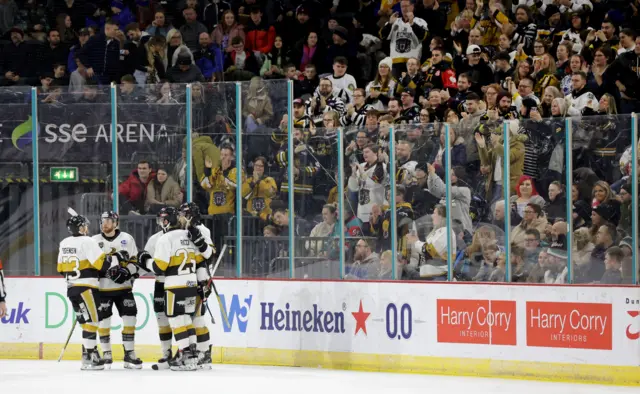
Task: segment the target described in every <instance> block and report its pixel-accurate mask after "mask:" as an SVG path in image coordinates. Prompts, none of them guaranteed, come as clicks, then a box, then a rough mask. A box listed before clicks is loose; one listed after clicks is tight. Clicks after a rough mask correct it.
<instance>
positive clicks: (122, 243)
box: [92, 230, 138, 291]
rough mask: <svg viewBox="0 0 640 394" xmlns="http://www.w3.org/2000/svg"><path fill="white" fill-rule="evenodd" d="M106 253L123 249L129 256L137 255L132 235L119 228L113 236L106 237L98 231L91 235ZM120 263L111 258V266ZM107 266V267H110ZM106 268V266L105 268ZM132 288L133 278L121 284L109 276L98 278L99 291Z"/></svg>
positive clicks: (111, 253) (110, 253) (109, 253)
mask: <svg viewBox="0 0 640 394" xmlns="http://www.w3.org/2000/svg"><path fill="white" fill-rule="evenodd" d="M92 238H93V239H94V240H95V241H96V242H97V243H98V245H99V246H100V249H102V251H103V252H104V253H105V254H106V255H113V254H114V253H116V252H120V251H125V252H127V253H128V254H129V256H130V257H136V256H137V255H138V248H137V247H136V241H135V240H134V239H133V237H132V236H131V235H130V234H128V233H125V232H123V231H120V230H116V234H115V236H114V237H107V236H106V235H104V234H102V233H100V234H96V235H94V236H93V237H92ZM118 264H120V263H119V262H118V260H117V259H115V258H114V259H112V260H111V267H113V266H116V265H118ZM111 267H109V268H111ZM107 269H108V268H107ZM132 288H133V280H128V281H126V282H124V283H122V284H119V283H116V282H114V281H112V280H111V279H109V278H100V291H119V290H130V289H132Z"/></svg>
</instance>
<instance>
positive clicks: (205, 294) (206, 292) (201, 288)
mask: <svg viewBox="0 0 640 394" xmlns="http://www.w3.org/2000/svg"><path fill="white" fill-rule="evenodd" d="M210 295H211V286H208V282H199V283H198V296H199V297H200V298H201V299H202V300H203V301H205V300H206V299H207V298H209V296H210Z"/></svg>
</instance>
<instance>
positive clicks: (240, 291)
mask: <svg viewBox="0 0 640 394" xmlns="http://www.w3.org/2000/svg"><path fill="white" fill-rule="evenodd" d="M216 283H217V288H218V290H219V292H220V293H221V296H223V298H224V304H225V308H226V310H227V313H228V315H229V319H230V322H231V327H224V326H223V323H222V321H223V319H222V317H221V314H220V310H219V308H218V303H217V302H215V299H214V298H211V300H210V301H211V302H210V303H209V304H210V308H211V310H212V312H213V314H214V316H215V319H216V322H217V324H215V325H210V330H211V338H212V343H213V345H214V346H216V347H222V348H257V349H281V350H304V351H322V352H347V353H361V354H372V355H410V356H421V357H447V358H465V359H468V358H471V359H474V358H483V359H484V358H490V359H493V360H519V361H533V362H552V363H572V364H594V365H605V364H606V365H612V366H629V367H638V366H639V365H640V339H639V338H638V336H639V334H638V332H640V316H639V315H638V313H637V312H639V311H640V289H639V288H634V287H582V286H516V285H475V284H444V283H443V284H440V283H388V282H343V281H335V282H315V281H259V280H218V281H217V282H216ZM153 285H154V281H153V280H151V279H140V280H138V281H136V283H135V288H134V290H135V291H134V292H135V296H136V301H137V304H138V330H137V331H136V343H137V344H141V345H145V344H146V345H156V344H158V334H157V324H156V321H155V316H154V314H153ZM7 286H8V289H7V294H8V307H9V309H10V311H9V316H8V317H6V318H4V319H3V320H2V322H0V346H1V344H2V343H46V344H56V343H64V341H65V339H66V336H67V334H68V332H69V329H70V327H71V324H72V315H73V311H72V309H71V306H70V304H69V302H68V300H67V299H66V297H65V295H66V286H65V281H64V280H63V279H54V278H8V280H7ZM249 299H250V302H249ZM287 304H288V305H289V307H288V314H287V313H286V312H287ZM360 304H362V313H363V314H359V313H358V312H359V311H360ZM271 305H272V306H271ZM271 308H272V309H271ZM314 308H315V311H314ZM294 311H300V313H299V318H298V317H297V314H296V313H294ZM320 311H321V312H322V314H320ZM269 312H271V313H269ZM354 313H355V314H356V315H354ZM367 313H368V314H369V315H368V316H367V315H366V314H367ZM116 315H117V313H114V317H113V318H112V323H113V326H114V327H113V330H114V331H115V332H118V331H119V330H120V319H119V318H118V317H117V316H116ZM287 316H288V318H289V326H288V331H287ZM356 316H358V317H359V318H360V321H361V326H360V327H357V321H356ZM298 319H299V322H298V321H297V320H298ZM17 320H19V322H18V321H17ZM207 320H210V318H209V317H208V316H207ZM294 321H295V322H294ZM363 326H364V327H365V328H366V334H365V332H364V330H363ZM357 328H358V331H357V332H356V329H357ZM314 330H315V331H314ZM327 330H328V331H331V332H326V331H327ZM111 338H112V341H113V343H120V335H117V334H114V332H112V334H111ZM81 339H82V338H81V330H79V329H76V332H75V333H74V335H73V338H72V343H76V344H79V343H81Z"/></svg>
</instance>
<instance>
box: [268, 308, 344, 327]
mask: <svg viewBox="0 0 640 394" xmlns="http://www.w3.org/2000/svg"><path fill="white" fill-rule="evenodd" d="M260 307H261V314H262V319H261V322H262V323H261V324H260V330H265V331H294V332H295V331H304V332H321V333H327V334H344V313H343V312H331V311H323V310H322V309H320V308H318V304H313V307H312V309H311V310H296V309H291V308H290V306H289V303H286V304H285V305H284V309H279V308H277V307H275V304H274V303H273V302H261V303H260Z"/></svg>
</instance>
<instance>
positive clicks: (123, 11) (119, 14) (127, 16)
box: [111, 0, 136, 31]
mask: <svg viewBox="0 0 640 394" xmlns="http://www.w3.org/2000/svg"><path fill="white" fill-rule="evenodd" d="M111 12H112V13H113V14H112V15H111V21H112V22H113V23H115V24H116V25H118V27H119V28H120V30H121V31H125V30H126V28H127V25H128V24H129V23H133V22H135V21H136V18H135V17H134V16H133V13H131V10H130V9H129V7H128V6H126V5H125V4H124V2H123V1H121V0H113V1H112V2H111Z"/></svg>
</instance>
